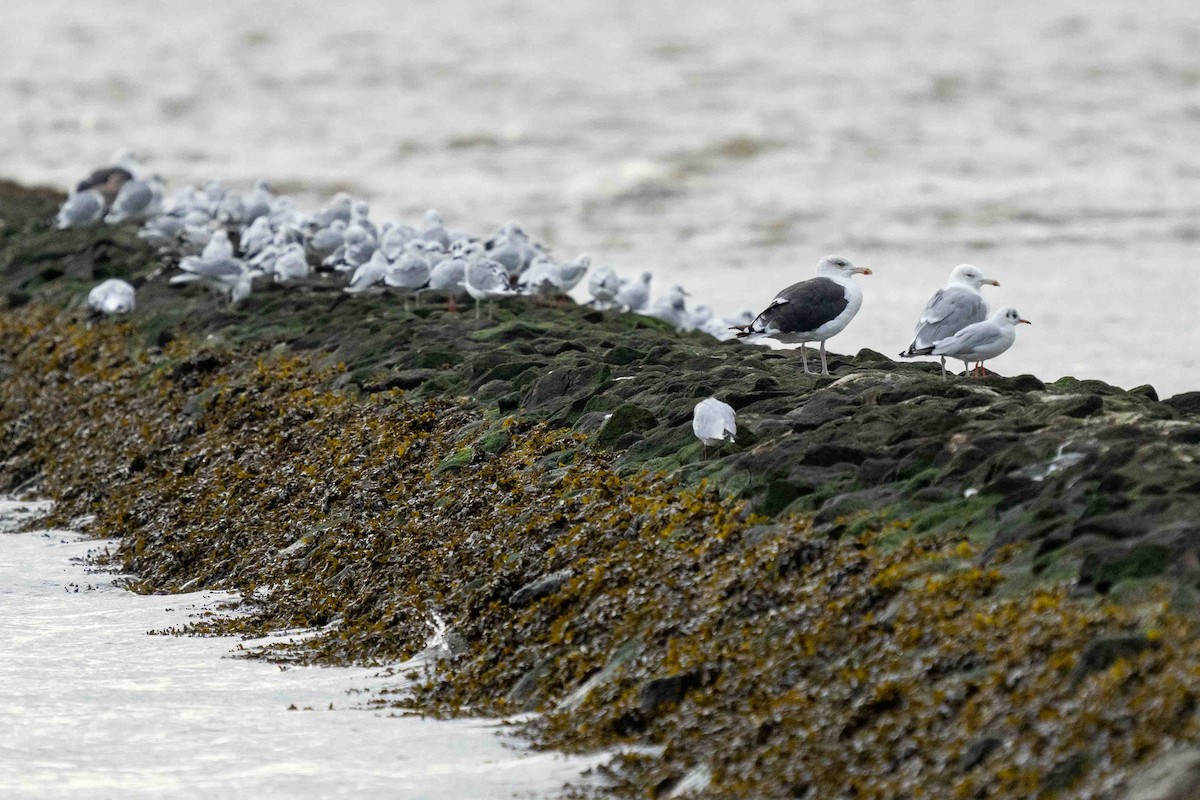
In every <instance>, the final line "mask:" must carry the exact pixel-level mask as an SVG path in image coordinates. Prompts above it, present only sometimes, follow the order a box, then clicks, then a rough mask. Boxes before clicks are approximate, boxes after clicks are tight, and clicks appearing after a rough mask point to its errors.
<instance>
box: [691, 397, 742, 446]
mask: <svg viewBox="0 0 1200 800" xmlns="http://www.w3.org/2000/svg"><path fill="white" fill-rule="evenodd" d="M692 432H693V433H695V434H696V438H697V439H699V440H700V443H701V444H703V445H704V460H706V461H707V460H708V446H709V445H717V446H718V447H719V446H720V445H721V444H722V443H724V442H732V441H734V437H735V436H736V435H737V414H735V413H734V410H733V407H732V406H730V405H729V404H728V403H722V402H721V401H720V400H718V399H717V398H715V397H710V398H708V399H707V400H701V401H700V402H699V403H697V404H696V407H695V408H694V409H693V410H692Z"/></svg>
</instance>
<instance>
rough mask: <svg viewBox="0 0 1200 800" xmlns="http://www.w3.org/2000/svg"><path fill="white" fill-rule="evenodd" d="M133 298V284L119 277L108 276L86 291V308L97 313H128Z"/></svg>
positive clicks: (130, 309)
mask: <svg viewBox="0 0 1200 800" xmlns="http://www.w3.org/2000/svg"><path fill="white" fill-rule="evenodd" d="M133 298H134V291H133V286H131V285H130V284H128V283H126V282H125V281H123V280H121V279H120V278H109V279H108V280H106V281H104V282H102V283H99V284H97V285H96V286H95V287H94V288H93V289H92V290H91V291H90V292H88V308H90V309H91V310H92V311H95V312H96V313H98V314H129V313H130V312H132V311H133V306H134V300H133Z"/></svg>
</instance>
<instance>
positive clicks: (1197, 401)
mask: <svg viewBox="0 0 1200 800" xmlns="http://www.w3.org/2000/svg"><path fill="white" fill-rule="evenodd" d="M1162 402H1163V405H1165V406H1169V407H1171V408H1173V409H1175V410H1176V411H1178V412H1179V413H1181V414H1184V415H1187V416H1191V415H1196V414H1200V392H1184V393H1182V394H1177V395H1175V396H1174V397H1168V398H1167V399H1166V400H1163V401H1162Z"/></svg>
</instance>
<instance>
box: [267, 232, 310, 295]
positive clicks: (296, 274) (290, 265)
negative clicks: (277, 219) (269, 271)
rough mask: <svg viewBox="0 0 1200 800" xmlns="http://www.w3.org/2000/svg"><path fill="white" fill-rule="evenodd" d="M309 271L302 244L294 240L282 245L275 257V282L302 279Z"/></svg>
mask: <svg viewBox="0 0 1200 800" xmlns="http://www.w3.org/2000/svg"><path fill="white" fill-rule="evenodd" d="M259 219H261V217H260V218H259ZM309 272H310V270H309V266H308V256H306V255H305V254H304V245H302V244H298V243H296V242H293V243H292V244H289V245H284V248H283V251H282V252H281V253H280V254H279V256H278V257H277V258H276V259H275V269H274V273H275V282H276V283H287V282H288V281H299V280H303V279H305V278H307V277H308V275H309Z"/></svg>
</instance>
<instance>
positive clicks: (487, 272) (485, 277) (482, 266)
mask: <svg viewBox="0 0 1200 800" xmlns="http://www.w3.org/2000/svg"><path fill="white" fill-rule="evenodd" d="M463 288H465V289H466V290H467V294H469V295H471V297H473V298H474V299H475V319H479V304H480V303H481V302H482V301H484V300H486V299H488V298H489V297H505V296H508V295H511V294H512V293H513V289H512V285H511V284H510V283H509V277H508V271H507V270H506V269H505V268H504V265H503V264H501V263H500V262H498V261H493V260H492V259H490V258H482V259H480V260H478V261H476V262H475V263H473V264H471V265H470V266H468V267H467V271H466V276H465V277H464V280H463ZM488 316H489V317H490V316H491V308H490V307H489V308H488Z"/></svg>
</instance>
